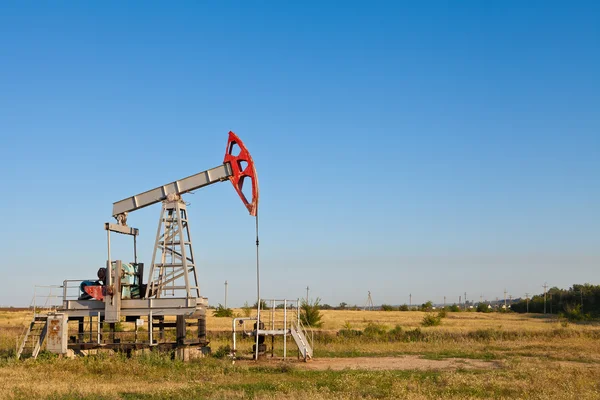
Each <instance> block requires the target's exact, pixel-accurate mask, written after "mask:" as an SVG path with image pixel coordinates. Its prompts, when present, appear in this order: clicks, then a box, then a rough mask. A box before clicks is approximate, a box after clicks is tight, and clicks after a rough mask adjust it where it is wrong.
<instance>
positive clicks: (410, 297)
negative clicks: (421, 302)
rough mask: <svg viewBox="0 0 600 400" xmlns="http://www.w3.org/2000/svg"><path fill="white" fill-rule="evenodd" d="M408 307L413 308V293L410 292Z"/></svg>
mask: <svg viewBox="0 0 600 400" xmlns="http://www.w3.org/2000/svg"><path fill="white" fill-rule="evenodd" d="M408 308H412V293H409V294H408Z"/></svg>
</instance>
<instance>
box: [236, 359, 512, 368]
mask: <svg viewBox="0 0 600 400" xmlns="http://www.w3.org/2000/svg"><path fill="white" fill-rule="evenodd" d="M240 361H241V360H240ZM238 362H239V361H238ZM242 362H243V363H246V362H247V363H253V361H246V362H244V361H242ZM281 362H282V360H280V359H277V360H274V359H267V360H261V361H260V362H259V364H261V365H278V364H281ZM291 364H293V365H294V367H295V368H298V369H306V370H313V371H322V370H327V369H331V370H334V371H339V370H344V369H361V370H419V371H428V370H457V369H496V368H501V367H502V364H501V363H500V362H498V361H482V360H473V359H468V358H445V359H442V360H428V359H425V358H421V357H420V356H400V357H354V358H318V359H315V360H311V361H309V362H306V363H305V362H297V361H296V360H294V361H291Z"/></svg>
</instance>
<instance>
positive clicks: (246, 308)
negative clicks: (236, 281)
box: [242, 302, 252, 317]
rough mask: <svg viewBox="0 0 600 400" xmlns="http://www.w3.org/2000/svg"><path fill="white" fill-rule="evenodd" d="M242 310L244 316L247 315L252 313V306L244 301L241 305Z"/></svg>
mask: <svg viewBox="0 0 600 400" xmlns="http://www.w3.org/2000/svg"><path fill="white" fill-rule="evenodd" d="M242 312H243V313H244V317H249V316H250V315H251V314H252V307H250V306H249V305H248V302H245V303H244V306H243V307H242Z"/></svg>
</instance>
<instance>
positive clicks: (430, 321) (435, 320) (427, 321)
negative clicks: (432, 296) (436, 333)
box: [421, 314, 442, 326]
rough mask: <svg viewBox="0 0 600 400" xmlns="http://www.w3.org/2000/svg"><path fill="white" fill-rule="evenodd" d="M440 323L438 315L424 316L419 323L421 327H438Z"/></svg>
mask: <svg viewBox="0 0 600 400" xmlns="http://www.w3.org/2000/svg"><path fill="white" fill-rule="evenodd" d="M441 323H442V318H440V316H439V315H435V314H426V315H425V316H424V317H423V321H422V322H421V325H423V326H437V325H439V324H441Z"/></svg>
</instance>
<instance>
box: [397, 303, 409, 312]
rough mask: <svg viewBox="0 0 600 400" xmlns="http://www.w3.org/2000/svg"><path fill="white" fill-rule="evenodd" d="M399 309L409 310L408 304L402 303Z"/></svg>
mask: <svg viewBox="0 0 600 400" xmlns="http://www.w3.org/2000/svg"><path fill="white" fill-rule="evenodd" d="M398 311H408V306H407V305H406V304H402V305H401V306H400V307H398Z"/></svg>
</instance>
